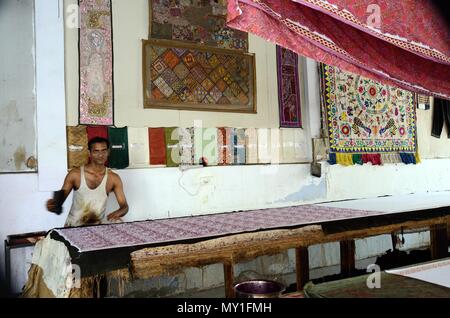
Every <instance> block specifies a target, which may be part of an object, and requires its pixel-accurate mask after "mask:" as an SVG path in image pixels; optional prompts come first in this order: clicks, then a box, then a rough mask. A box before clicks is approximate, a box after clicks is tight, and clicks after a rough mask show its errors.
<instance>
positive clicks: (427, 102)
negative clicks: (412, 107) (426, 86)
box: [416, 94, 431, 110]
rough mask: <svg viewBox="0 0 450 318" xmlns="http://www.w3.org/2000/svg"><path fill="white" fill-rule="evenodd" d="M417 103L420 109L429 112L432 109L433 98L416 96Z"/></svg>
mask: <svg viewBox="0 0 450 318" xmlns="http://www.w3.org/2000/svg"><path fill="white" fill-rule="evenodd" d="M416 103H417V108H418V109H423V110H429V109H430V108H431V96H426V95H422V94H416Z"/></svg>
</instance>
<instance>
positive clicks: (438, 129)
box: [431, 97, 450, 138]
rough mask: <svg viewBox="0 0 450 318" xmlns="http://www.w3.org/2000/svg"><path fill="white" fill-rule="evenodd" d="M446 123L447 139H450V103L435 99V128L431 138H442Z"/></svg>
mask: <svg viewBox="0 0 450 318" xmlns="http://www.w3.org/2000/svg"><path fill="white" fill-rule="evenodd" d="M444 122H445V125H446V126H447V138H450V101H449V100H446V99H441V98H437V97H435V98H434V105H433V126H432V128H431V136H433V137H436V138H441V133H442V128H443V127H444Z"/></svg>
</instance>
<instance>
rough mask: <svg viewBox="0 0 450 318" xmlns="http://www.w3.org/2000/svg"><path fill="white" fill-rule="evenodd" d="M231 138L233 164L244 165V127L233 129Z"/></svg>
mask: <svg viewBox="0 0 450 318" xmlns="http://www.w3.org/2000/svg"><path fill="white" fill-rule="evenodd" d="M232 139H233V155H234V164H236V165H245V163H246V149H245V129H243V128H236V129H234V132H233V134H232Z"/></svg>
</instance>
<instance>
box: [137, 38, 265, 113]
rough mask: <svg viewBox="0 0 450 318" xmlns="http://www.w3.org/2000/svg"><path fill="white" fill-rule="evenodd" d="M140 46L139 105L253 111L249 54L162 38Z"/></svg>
mask: <svg viewBox="0 0 450 318" xmlns="http://www.w3.org/2000/svg"><path fill="white" fill-rule="evenodd" d="M143 46H144V48H143V49H144V60H143V65H144V68H143V70H144V90H145V93H144V106H145V107H148V108H152V107H159V108H161V107H168V108H176V109H184V110H186V109H195V110H199V109H200V110H205V109H209V110H215V111H219V110H223V111H240V112H249V113H254V112H256V97H255V94H256V90H255V75H254V72H255V64H254V63H255V60H254V54H249V53H241V52H235V51H231V52H230V51H229V50H222V49H212V48H208V47H203V46H201V47H200V46H192V45H185V44H183V43H173V42H169V41H165V40H148V41H144V42H143Z"/></svg>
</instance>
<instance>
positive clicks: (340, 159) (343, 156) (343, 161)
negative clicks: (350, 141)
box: [336, 153, 353, 166]
mask: <svg viewBox="0 0 450 318" xmlns="http://www.w3.org/2000/svg"><path fill="white" fill-rule="evenodd" d="M336 162H337V163H338V164H340V165H343V166H351V165H353V160H352V155H351V154H348V153H337V154H336Z"/></svg>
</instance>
